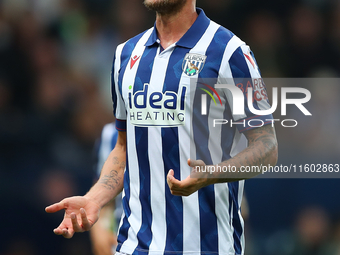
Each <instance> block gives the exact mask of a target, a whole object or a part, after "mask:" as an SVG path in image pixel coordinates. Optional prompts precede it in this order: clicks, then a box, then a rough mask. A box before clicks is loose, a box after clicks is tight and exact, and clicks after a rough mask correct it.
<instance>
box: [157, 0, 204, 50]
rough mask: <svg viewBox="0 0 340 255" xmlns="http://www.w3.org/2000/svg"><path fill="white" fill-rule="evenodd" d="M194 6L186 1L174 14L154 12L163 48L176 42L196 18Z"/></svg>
mask: <svg viewBox="0 0 340 255" xmlns="http://www.w3.org/2000/svg"><path fill="white" fill-rule="evenodd" d="M197 16H198V15H197V12H196V6H195V4H194V3H193V2H192V1H187V3H186V4H185V5H184V6H183V8H182V9H181V10H180V11H179V12H177V13H174V14H161V13H157V14H156V28H157V32H158V37H159V39H160V40H161V45H162V47H163V48H164V49H166V48H167V47H168V46H170V45H172V44H173V43H175V42H177V41H178V40H179V39H180V38H181V37H182V36H183V35H184V34H185V33H186V32H187V31H188V30H189V28H190V27H191V25H192V24H193V23H194V22H195V20H196V18H197Z"/></svg>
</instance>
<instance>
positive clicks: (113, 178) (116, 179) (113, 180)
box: [99, 170, 122, 190]
mask: <svg viewBox="0 0 340 255" xmlns="http://www.w3.org/2000/svg"><path fill="white" fill-rule="evenodd" d="M121 181H122V177H120V176H119V173H118V171H116V170H112V171H111V172H110V174H107V175H103V176H101V177H100V179H99V183H101V184H102V185H103V186H104V187H105V188H107V189H110V190H114V189H116V188H117V186H119V183H120V182H121Z"/></svg>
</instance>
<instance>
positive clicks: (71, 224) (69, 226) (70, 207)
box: [45, 196, 100, 238]
mask: <svg viewBox="0 0 340 255" xmlns="http://www.w3.org/2000/svg"><path fill="white" fill-rule="evenodd" d="M62 209H64V210H65V214H64V219H63V221H62V222H61V224H60V225H59V226H58V227H57V228H56V229H54V230H53V232H54V233H55V234H56V235H62V236H63V237H65V238H71V237H72V236H73V235H74V233H75V232H84V231H88V230H90V228H91V227H92V226H93V224H94V223H95V222H96V221H97V220H98V218H99V212H100V207H99V206H98V205H97V204H96V203H94V202H92V201H91V200H90V199H89V198H86V197H81V196H75V197H70V198H65V199H63V200H62V201H60V202H59V203H55V204H53V205H50V206H48V207H46V208H45V211H46V212H48V213H54V212H57V211H60V210H62Z"/></svg>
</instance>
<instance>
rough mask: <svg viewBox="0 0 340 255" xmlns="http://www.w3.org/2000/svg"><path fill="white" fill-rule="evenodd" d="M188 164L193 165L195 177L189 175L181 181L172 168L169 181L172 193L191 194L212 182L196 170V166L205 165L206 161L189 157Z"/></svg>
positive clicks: (177, 194) (168, 176)
mask: <svg viewBox="0 0 340 255" xmlns="http://www.w3.org/2000/svg"><path fill="white" fill-rule="evenodd" d="M188 165H189V166H190V167H192V174H194V176H195V177H194V178H193V177H192V176H188V177H187V178H185V179H184V180H182V181H179V180H177V179H176V178H175V176H174V170H172V169H170V171H169V172H168V175H167V182H168V186H169V188H170V192H171V194H173V195H176V196H189V195H191V194H192V193H194V192H196V191H197V190H199V189H200V188H203V187H205V186H207V185H209V184H210V183H209V182H208V181H209V179H207V178H205V177H204V176H200V175H199V174H198V173H197V172H196V166H205V163H204V162H203V161H202V160H191V159H188ZM196 176H197V178H196Z"/></svg>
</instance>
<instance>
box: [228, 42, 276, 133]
mask: <svg viewBox="0 0 340 255" xmlns="http://www.w3.org/2000/svg"><path fill="white" fill-rule="evenodd" d="M226 69H227V70H225V72H226V73H225V76H224V77H225V78H226V80H227V81H228V83H229V84H230V83H232V85H234V86H236V87H237V88H238V89H239V90H238V91H241V92H242V97H243V98H242V99H243V107H244V114H234V111H232V119H233V121H234V123H238V124H236V126H237V128H238V130H239V132H245V131H247V130H250V129H253V128H256V127H260V126H264V125H267V124H270V123H272V121H273V116H272V115H271V114H266V115H260V114H256V113H257V112H258V111H263V110H268V109H270V108H271V106H270V104H269V100H268V96H267V90H266V86H265V84H264V82H263V79H262V77H261V73H260V70H259V68H258V66H257V63H256V60H255V57H254V55H253V53H252V52H251V50H250V48H249V47H248V46H247V45H246V44H243V45H241V46H239V47H238V48H237V49H236V50H235V51H234V52H233V53H232V55H231V57H230V59H229V61H228V64H227V67H226ZM250 88H251V89H252V104H251V105H248V102H247V100H248V99H247V98H248V92H249V89H250ZM225 95H226V97H227V100H228V103H229V106H231V108H232V103H233V95H232V93H231V92H230V90H227V89H226V90H225ZM232 110H233V109H232ZM254 112H255V113H254Z"/></svg>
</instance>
